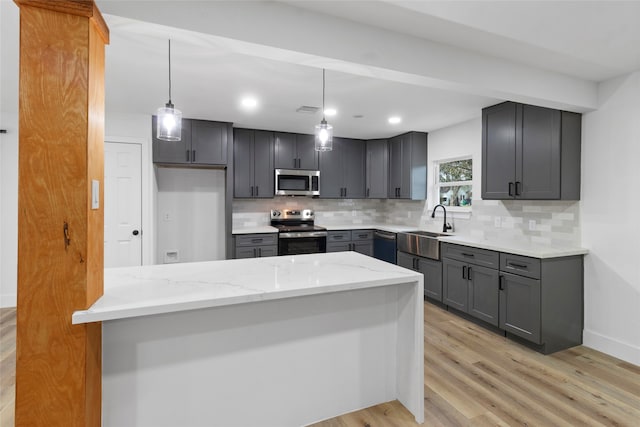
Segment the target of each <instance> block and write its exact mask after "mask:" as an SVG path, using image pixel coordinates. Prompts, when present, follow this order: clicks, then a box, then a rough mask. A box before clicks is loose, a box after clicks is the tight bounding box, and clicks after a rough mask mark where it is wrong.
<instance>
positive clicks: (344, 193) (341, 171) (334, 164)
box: [319, 138, 366, 199]
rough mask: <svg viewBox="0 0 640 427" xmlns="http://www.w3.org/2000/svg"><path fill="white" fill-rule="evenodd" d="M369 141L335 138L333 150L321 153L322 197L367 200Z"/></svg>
mask: <svg viewBox="0 0 640 427" xmlns="http://www.w3.org/2000/svg"><path fill="white" fill-rule="evenodd" d="M365 156H366V145H365V141H363V140H359V139H348V138H334V139H333V149H332V150H331V151H322V152H320V154H319V165H320V197H321V198H323V199H340V198H342V199H345V198H348V199H363V198H364V197H365V165H366V157H365Z"/></svg>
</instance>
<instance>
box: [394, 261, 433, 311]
mask: <svg viewBox="0 0 640 427" xmlns="http://www.w3.org/2000/svg"><path fill="white" fill-rule="evenodd" d="M397 263H398V265H399V266H401V267H404V268H409V269H411V270H415V271H418V272H420V273H422V274H423V275H424V296H426V297H429V298H431V299H434V300H436V301H442V262H440V261H437V260H433V259H429V258H423V257H420V256H416V255H412V254H408V253H406V252H401V251H398V255H397Z"/></svg>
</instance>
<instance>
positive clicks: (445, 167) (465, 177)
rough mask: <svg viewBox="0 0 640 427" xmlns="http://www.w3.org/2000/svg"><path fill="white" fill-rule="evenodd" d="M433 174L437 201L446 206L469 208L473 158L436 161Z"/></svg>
mask: <svg viewBox="0 0 640 427" xmlns="http://www.w3.org/2000/svg"><path fill="white" fill-rule="evenodd" d="M435 174H436V176H435V187H436V188H435V194H437V197H438V200H437V203H440V204H442V205H444V206H446V207H450V206H456V207H460V208H469V209H470V208H471V200H472V198H473V197H472V196H473V185H472V178H473V160H472V159H471V158H470V157H467V158H460V159H454V160H441V161H438V162H436V167H435Z"/></svg>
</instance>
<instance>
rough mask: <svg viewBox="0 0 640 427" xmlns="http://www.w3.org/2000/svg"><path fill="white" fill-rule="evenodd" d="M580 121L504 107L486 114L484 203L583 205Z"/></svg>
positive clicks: (555, 113)
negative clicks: (573, 202) (564, 202)
mask: <svg viewBox="0 0 640 427" xmlns="http://www.w3.org/2000/svg"><path fill="white" fill-rule="evenodd" d="M581 122H582V117H581V115H580V114H577V113H570V112H566V111H560V110H554V109H551V108H544V107H538V106H534V105H526V104H519V103H515V102H504V103H501V104H498V105H494V106H491V107H487V108H485V109H483V110H482V198H483V199H494V200H505V199H523V200H558V199H561V200H579V199H580V139H581Z"/></svg>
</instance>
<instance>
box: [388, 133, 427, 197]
mask: <svg viewBox="0 0 640 427" xmlns="http://www.w3.org/2000/svg"><path fill="white" fill-rule="evenodd" d="M387 194H388V198H390V199H412V200H424V199H426V198H427V134H426V133H424V132H409V133H405V134H403V135H398V136H396V137H393V138H391V139H390V140H389V187H388V193H387Z"/></svg>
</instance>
